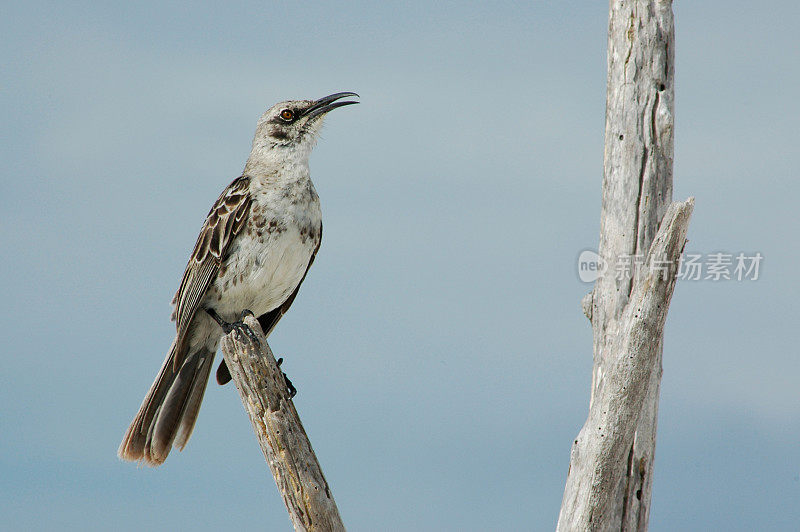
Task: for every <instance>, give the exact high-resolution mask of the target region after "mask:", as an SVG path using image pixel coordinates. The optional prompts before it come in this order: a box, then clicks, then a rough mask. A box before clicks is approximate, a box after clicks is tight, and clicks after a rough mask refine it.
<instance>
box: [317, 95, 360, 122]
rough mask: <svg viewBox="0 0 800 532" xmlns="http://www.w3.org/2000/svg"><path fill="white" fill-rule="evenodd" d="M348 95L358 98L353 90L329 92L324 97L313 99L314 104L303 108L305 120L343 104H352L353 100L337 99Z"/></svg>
mask: <svg viewBox="0 0 800 532" xmlns="http://www.w3.org/2000/svg"><path fill="white" fill-rule="evenodd" d="M348 96H355V97H356V98H360V96H359V95H358V94H356V93H355V92H337V93H336V94H331V95H330V96H325V97H324V98H320V99H319V100H317V101H315V102H314V104H313V105H312V106H311V107H309V108H308V109H306V110H305V112H304V113H303V116H304V117H305V118H306V120H310V119H312V118H314V117H315V116H319V115H323V114H325V113H327V112H329V111H333V110H334V109H336V108H337V107H343V106H345V105H353V104H354V103H358V102H353V101H344V102H340V101H337V100H341V99H342V98H346V97H348Z"/></svg>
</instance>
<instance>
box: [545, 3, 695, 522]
mask: <svg viewBox="0 0 800 532" xmlns="http://www.w3.org/2000/svg"><path fill="white" fill-rule="evenodd" d="M674 36H675V31H674V22H673V15H672V3H671V1H669V0H611V1H610V3H609V21H608V80H607V94H606V131H605V152H604V163H603V202H602V212H601V221H600V245H599V255H600V260H601V262H602V264H603V265H604V266H605V270H604V271H603V272H602V273H601V274H600V277H599V278H598V279H597V281H596V283H595V286H594V289H593V290H592V292H591V293H590V294H589V295H588V296H587V297H586V298H585V299H584V301H583V308H584V312H585V313H586V315H587V316H588V317H589V319H590V320H591V322H592V331H593V336H594V346H593V347H594V366H593V370H592V390H591V399H590V404H589V416H588V418H587V421H586V424H585V425H584V427H583V429H581V431H580V433H579V434H578V437H577V438H576V440H575V442H574V445H573V446H572V453H571V457H570V469H569V473H568V476H567V483H566V488H565V491H564V499H563V501H562V506H561V513H560V515H559V522H558V529H559V530H562V531H566V530H646V528H647V523H648V519H649V509H650V498H651V489H652V481H653V460H654V455H655V442H656V422H657V417H658V398H659V388H660V382H661V357H662V338H663V336H662V334H663V327H664V320H665V319H666V314H667V309H668V308H669V303H670V299H671V297H672V291H673V288H674V283H675V277H676V274H677V264H678V260H679V257H680V253H681V251H682V248H683V244H684V241H685V236H686V230H687V227H688V223H689V217H690V216H691V212H692V209H693V205H694V201H693V199H691V198H690V199H689V201H686V202H683V203H675V204H672V205H670V203H671V201H672V161H673V124H674V94H675V93H674V49H675V46H674V41H675V37H674ZM668 207H669V209H668ZM659 224H660V225H659ZM621 261H622V262H623V264H622V266H623V268H619V267H618V266H620V263H621ZM625 261H627V263H625ZM664 265H667V267H666V269H665V268H664Z"/></svg>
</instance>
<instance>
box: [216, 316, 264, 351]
mask: <svg viewBox="0 0 800 532" xmlns="http://www.w3.org/2000/svg"><path fill="white" fill-rule="evenodd" d="M205 311H206V313H207V314H208V315H209V316H211V318H212V319H213V320H214V321H216V322H217V324H218V325H219V326H220V327H221V328H222V330H223V332H224V333H225V334H230V332H231V331H232V330H234V329H236V330H238V331H239V332H240V333H243V334H245V335H247V337H248V338H249V339H250V341H251V342H253V343H254V344H255V345H257V346H259V347H261V342H259V341H258V336H256V333H254V332H253V329H251V328H250V326H249V325H247V324H246V323H245V322H244V319H245V317H247V316H248V315H249V316H253V312H252V311H250V310H248V309H244V310H243V311H242V313H241V314H240V315H239V319H238V320H236V321H234V322H227V321H225V320H223V319H222V318H221V317H220V315H219V314H217V311H215V310H214V309H210V308H207V309H205Z"/></svg>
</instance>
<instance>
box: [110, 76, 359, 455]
mask: <svg viewBox="0 0 800 532" xmlns="http://www.w3.org/2000/svg"><path fill="white" fill-rule="evenodd" d="M352 97H356V98H358V97H359V96H358V94H356V93H354V92H338V93H335V94H331V95H329V96H325V97H323V98H319V99H317V100H288V101H283V102H279V103H277V104H275V105H274V106H272V107H271V108H269V109H268V110H267V111H266V112H265V113H264V114H263V115H262V116H261V118H259V120H258V123H257V125H256V132H255V135H254V137H253V144H252V148H251V151H250V155H249V157H248V158H247V162H246V163H245V166H244V171H243V172H242V174H241V175H240V176H239V177H237V178H236V179H234V180H233V182H231V183H230V184H229V185H228V186H227V187H226V188H225V189H224V190H223V191H222V194H220V196H219V198H217V200H216V201H215V202H214V204H213V206H212V207H211V210H210V211H209V212H208V215H207V216H206V219H205V222H204V223H203V226H202V229H201V230H200V235H199V236H198V238H197V242H196V243H195V246H194V249H193V251H192V253H191V256H190V258H189V262H188V264H187V266H186V269H185V271H184V274H183V278H182V279H181V283H180V286H179V287H178V290H177V292H176V293H175V297H174V298H173V300H172V304H173V312H172V320H173V321H174V322H175V329H176V334H175V339H174V340H173V342H172V345H171V346H170V348H169V351H168V352H167V356H166V358H165V359H164V362H163V364H162V365H161V369H160V371H159V372H158V375H157V376H156V378H155V380H154V381H153V384H152V386H151V387H150V390H149V391H148V392H147V395H146V396H145V398H144V400H143V401H142V404H141V407H140V408H139V411H138V413H137V414H136V416H135V417H134V418H133V421H132V422H131V424H130V426H129V427H128V430H127V431H126V432H125V435H124V437H123V439H122V443H121V444H120V446H119V449H118V451H117V454H118V455H119V457H120V458H121V459H123V460H127V461H134V462H139V463H144V464H146V465H148V466H158V465H161V464H163V463H164V461H165V460H166V458H167V456H168V455H169V452H170V450H171V449H172V448H173V447H177V448H178V449H179V450H183V448H184V447H185V446H186V443H187V442H188V441H189V438H190V437H191V435H192V431H193V429H194V426H195V422H196V421H197V415H198V412H199V409H200V405H201V403H202V401H203V394H204V393H205V389H206V387H207V383H208V380H209V375H210V373H211V368H212V365H213V361H214V356H215V354H216V352H217V348H218V346H219V343H220V340H221V338H222V337H223V336H224V334H226V333H227V332H229V331H230V330H231V329H232V328H233V327H236V326H242V325H243V322H242V320H243V316H244V315H246V314H247V313H252V314H253V315H255V316H257V318H258V322H259V324H260V325H261V328H262V329H263V331H264V334H265V335H267V336H268V335H269V334H270V333H271V332H272V330H273V329H274V328H275V325H276V324H277V323H278V321H279V320H280V319H281V317H282V316H283V315H284V314H285V313H286V311H287V310H288V309H289V307H290V306H291V304H292V302H293V301H294V300H295V297H296V296H297V293H298V290H299V289H300V285H301V284H302V282H303V280H304V279H305V277H306V274H307V273H308V270H309V268H310V267H311V264H312V263H313V262H314V258H315V257H316V254H317V251H318V250H319V247H320V243H321V241H322V213H321V210H320V202H319V196H318V195H317V192H316V190H315V188H314V184H313V183H312V182H311V178H310V174H309V165H308V162H309V157H310V155H311V151H312V149H313V147H314V145H315V144H316V141H317V139H318V136H319V132H320V129H321V127H322V123H323V120H324V118H325V116H326V114H327V113H328V112H330V111H332V110H333V109H336V108H338V107H343V106H346V105H352V104H356V103H359V102H358V101H354V100H352V99H348V98H352ZM216 380H217V382H218V383H219V384H225V383H227V382H228V381H230V380H231V375H230V372H229V371H228V367H227V366H226V365H225V360H224V359H223V360H222V362H221V363H220V365H219V367H218V369H217V373H216ZM287 385H288V386H289V387H290V391H292V390H293V387H291V384H290V383H288V380H287Z"/></svg>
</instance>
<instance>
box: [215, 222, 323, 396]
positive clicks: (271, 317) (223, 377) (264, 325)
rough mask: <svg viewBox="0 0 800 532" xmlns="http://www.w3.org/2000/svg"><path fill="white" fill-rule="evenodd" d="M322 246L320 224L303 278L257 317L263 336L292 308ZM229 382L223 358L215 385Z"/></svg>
mask: <svg viewBox="0 0 800 532" xmlns="http://www.w3.org/2000/svg"><path fill="white" fill-rule="evenodd" d="M321 244H322V223H320V225H319V242H317V247H316V248H314V252H313V253H312V254H311V259H309V261H308V266H306V271H305V273H303V277H302V278H301V279H300V282H299V283H297V286H296V287H295V289H294V292H292V295H290V296H289V297H287V298H286V301H284V302H283V303H281V304H280V305H278V306H277V307H275V308H274V309H272V310H270V311H269V312H267V313H265V314H262V315H261V316H259V317H258V324H259V325H261V330H263V331H264V336H269V333H271V332H272V329H274V328H275V326H276V325H277V324H278V322H279V321H280V319H281V318H282V317H283V315H284V314H286V312H288V310H289V307H291V306H292V303H294V298H295V297H297V292H299V291H300V285H302V284H303V281H305V279H306V275H308V270H309V269H311V265H312V264H314V259H315V258H316V256H317V251H319V246H320V245H321ZM230 380H231V372H230V370H228V365H227V364H226V363H225V359H224V358H223V359H222V360H221V361H220V363H219V366H218V367H217V383H219V384H228V383H229V382H230Z"/></svg>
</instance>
